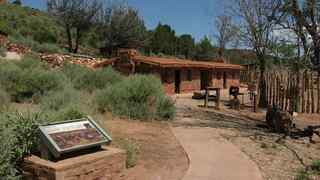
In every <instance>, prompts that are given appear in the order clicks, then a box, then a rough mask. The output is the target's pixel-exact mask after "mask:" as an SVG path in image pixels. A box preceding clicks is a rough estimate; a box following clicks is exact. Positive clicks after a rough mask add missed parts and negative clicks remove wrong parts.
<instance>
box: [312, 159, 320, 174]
mask: <svg viewBox="0 0 320 180" xmlns="http://www.w3.org/2000/svg"><path fill="white" fill-rule="evenodd" d="M310 168H311V170H312V171H314V172H315V173H320V160H315V161H313V162H312V163H311V165H310Z"/></svg>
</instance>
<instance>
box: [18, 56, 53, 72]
mask: <svg viewBox="0 0 320 180" xmlns="http://www.w3.org/2000/svg"><path fill="white" fill-rule="evenodd" d="M14 64H15V65H16V66H18V67H19V68H21V69H22V70H26V69H28V70H33V69H35V68H43V69H48V70H49V67H48V66H47V64H45V63H42V62H41V60H40V59H39V58H38V57H37V56H34V55H32V54H27V55H25V56H24V58H23V59H22V60H21V61H17V62H14Z"/></svg>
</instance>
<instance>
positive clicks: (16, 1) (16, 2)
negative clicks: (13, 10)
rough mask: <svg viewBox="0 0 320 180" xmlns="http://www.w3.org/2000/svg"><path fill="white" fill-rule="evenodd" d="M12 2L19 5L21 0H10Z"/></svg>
mask: <svg viewBox="0 0 320 180" xmlns="http://www.w3.org/2000/svg"><path fill="white" fill-rule="evenodd" d="M12 4H15V5H18V6H21V5H22V2H21V0H15V1H13V2H12Z"/></svg>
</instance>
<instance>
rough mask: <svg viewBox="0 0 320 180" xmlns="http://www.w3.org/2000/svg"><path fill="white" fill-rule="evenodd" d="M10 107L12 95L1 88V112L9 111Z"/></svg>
mask: <svg viewBox="0 0 320 180" xmlns="http://www.w3.org/2000/svg"><path fill="white" fill-rule="evenodd" d="M9 105H10V95H9V94H8V93H7V92H6V91H4V90H3V89H1V88H0V112H2V111H5V110H7V109H8V107H9Z"/></svg>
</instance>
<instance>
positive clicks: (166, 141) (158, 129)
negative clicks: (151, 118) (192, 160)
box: [105, 117, 189, 180]
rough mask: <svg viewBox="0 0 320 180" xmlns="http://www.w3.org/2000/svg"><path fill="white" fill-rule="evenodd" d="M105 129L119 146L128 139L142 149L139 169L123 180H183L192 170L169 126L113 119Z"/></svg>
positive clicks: (136, 167)
mask: <svg viewBox="0 0 320 180" xmlns="http://www.w3.org/2000/svg"><path fill="white" fill-rule="evenodd" d="M106 119H113V118H110V117H108V118H106ZM105 126H106V128H107V129H108V131H109V132H110V133H111V134H112V136H113V139H114V140H115V143H114V144H115V145H116V144H118V143H119V142H117V141H119V139H126V140H129V141H130V142H131V143H135V144H137V146H138V148H139V155H138V160H137V164H136V166H134V167H133V168H129V169H128V170H127V171H126V172H125V173H124V175H123V177H122V178H123V179H125V180H180V179H182V177H183V176H184V174H185V173H186V171H187V170H188V167H189V160H188V157H187V154H186V153H185V151H184V149H183V148H182V146H181V145H180V143H179V142H178V141H177V139H176V137H175V136H174V135H173V133H172V131H171V130H170V126H169V124H168V123H159V122H139V121H129V120H120V119H113V120H107V121H105Z"/></svg>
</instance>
